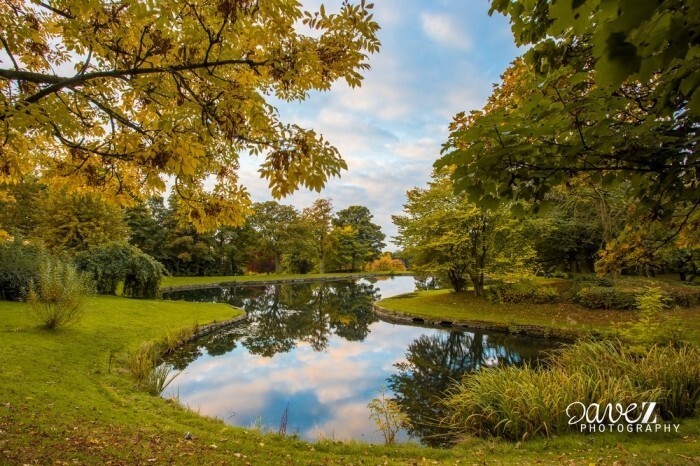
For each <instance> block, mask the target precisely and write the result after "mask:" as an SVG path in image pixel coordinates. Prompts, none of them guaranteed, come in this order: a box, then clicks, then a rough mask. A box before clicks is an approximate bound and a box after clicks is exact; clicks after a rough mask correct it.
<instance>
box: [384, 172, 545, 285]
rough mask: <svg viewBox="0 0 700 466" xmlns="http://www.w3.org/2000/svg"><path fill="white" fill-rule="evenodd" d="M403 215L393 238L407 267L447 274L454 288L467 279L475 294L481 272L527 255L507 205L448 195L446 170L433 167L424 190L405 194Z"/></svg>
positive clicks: (509, 265) (517, 263)
mask: <svg viewBox="0 0 700 466" xmlns="http://www.w3.org/2000/svg"><path fill="white" fill-rule="evenodd" d="M407 196H408V200H407V202H406V204H404V212H405V215H395V216H393V217H392V219H393V222H394V223H395V224H396V226H397V227H398V230H399V234H398V236H397V237H396V242H397V243H398V244H399V245H401V246H402V247H404V248H405V250H406V252H408V253H409V254H410V255H411V257H412V258H413V262H412V263H413V269H414V270H417V271H428V272H433V273H441V274H444V275H446V276H447V278H448V279H449V281H450V283H451V285H452V288H453V289H454V291H463V290H464V289H465V288H466V285H467V278H469V279H470V281H471V283H472V286H473V288H474V295H475V296H481V294H482V292H483V289H484V278H485V274H486V273H487V272H495V271H497V270H499V268H501V269H502V268H505V269H509V270H514V269H518V268H519V267H522V265H523V263H524V262H525V261H527V260H529V259H530V258H531V254H532V251H530V250H529V248H528V247H527V245H526V244H525V242H524V241H523V238H521V237H520V236H519V228H518V222H517V221H515V220H513V219H511V218H510V217H509V216H508V212H507V209H503V208H502V209H500V210H493V211H491V210H486V209H480V208H478V207H477V206H476V205H475V204H473V203H471V202H470V201H469V200H468V199H467V197H466V196H464V195H454V193H453V186H452V182H451V181H450V178H449V173H448V172H445V171H443V172H434V173H433V181H431V182H430V183H429V184H428V188H427V189H419V188H414V189H412V190H410V191H409V192H408V193H407Z"/></svg>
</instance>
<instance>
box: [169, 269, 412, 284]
mask: <svg viewBox="0 0 700 466" xmlns="http://www.w3.org/2000/svg"><path fill="white" fill-rule="evenodd" d="M354 275H366V276H370V275H373V276H389V275H411V272H393V273H392V272H352V273H351V272H337V273H307V274H300V273H297V274H294V273H270V274H265V273H261V274H255V275H229V276H217V277H163V281H162V282H161V284H160V286H161V288H166V287H169V286H186V285H208V284H213V283H229V282H256V281H268V280H269V281H274V280H296V279H308V280H313V279H316V278H344V277H350V276H354Z"/></svg>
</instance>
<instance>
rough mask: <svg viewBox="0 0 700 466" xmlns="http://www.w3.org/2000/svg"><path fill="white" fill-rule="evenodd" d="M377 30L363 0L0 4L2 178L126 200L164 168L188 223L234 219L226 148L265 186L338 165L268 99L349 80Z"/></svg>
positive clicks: (239, 208) (155, 188) (236, 199)
mask: <svg viewBox="0 0 700 466" xmlns="http://www.w3.org/2000/svg"><path fill="white" fill-rule="evenodd" d="M302 24H303V25H304V26H306V27H307V28H310V29H312V30H313V31H314V33H313V34H312V35H306V34H303V33H302V32H301V31H302V28H300V25H302ZM378 28H379V26H378V25H377V24H376V23H375V22H374V21H373V19H372V15H371V5H368V4H365V1H364V0H359V4H358V5H353V4H350V3H349V2H344V3H343V5H342V7H341V8H340V11H339V12H337V13H333V14H331V13H329V12H326V10H325V9H324V8H323V7H321V8H320V10H319V11H318V12H315V13H308V12H304V11H302V9H301V5H300V4H299V3H298V2H296V1H294V0H266V1H260V0H241V1H231V0H187V1H181V0H159V1H157V2H143V1H141V0H115V1H112V0H109V1H108V0H96V1H92V2H85V1H83V0H56V1H51V2H43V1H35V2H28V1H9V2H7V1H4V2H0V46H1V47H2V52H3V53H2V56H1V58H0V60H1V62H0V123H1V124H0V185H2V184H3V183H13V182H17V181H18V180H20V179H21V178H22V177H24V176H27V175H33V174H36V173H38V174H40V176H41V178H42V180H43V181H44V182H45V183H47V184H60V185H64V186H66V187H68V188H76V189H77V188H78V187H80V189H91V190H96V191H100V192H106V193H108V195H109V196H108V197H109V198H110V199H114V200H117V201H122V202H130V200H131V199H132V198H133V197H134V196H135V197H141V198H144V197H145V196H147V195H152V194H154V193H157V192H162V191H163V190H164V189H165V182H166V178H168V177H169V178H172V179H174V181H175V186H174V189H175V191H176V192H177V193H178V194H179V195H180V196H181V198H182V199H183V202H181V203H180V204H179V205H180V208H181V209H182V210H183V211H184V212H185V213H186V214H187V215H188V216H189V220H190V221H191V222H193V224H194V225H195V226H197V227H198V228H200V229H202V228H206V229H213V228H215V227H216V226H218V225H220V224H234V225H238V224H241V223H242V221H243V216H244V214H246V213H247V212H248V210H249V207H250V204H251V202H250V199H249V195H248V193H247V192H246V190H245V188H244V187H243V186H241V184H240V180H239V178H238V175H237V167H238V165H239V154H241V153H250V154H253V155H257V156H262V157H263V158H264V161H263V162H262V165H261V168H260V174H261V176H262V177H263V178H265V179H267V180H268V181H269V184H270V187H271V190H272V194H273V195H275V196H284V195H286V194H288V193H290V192H292V191H294V190H296V189H297V188H298V187H300V186H304V187H307V188H310V189H314V190H320V189H321V188H322V187H323V186H324V184H325V183H326V181H327V179H328V177H330V176H335V175H338V174H339V173H340V171H341V170H342V169H345V168H346V164H345V162H344V161H343V160H342V158H341V157H340V155H339V153H338V151H337V150H336V149H335V148H334V147H333V146H332V145H330V144H329V143H328V142H326V141H325V140H324V139H323V137H322V136H320V135H318V134H316V133H315V132H314V131H313V130H309V129H304V128H302V127H300V126H298V125H294V124H285V123H284V122H282V121H280V118H279V115H278V113H277V111H276V109H275V108H274V107H273V106H272V105H270V104H269V103H268V102H267V100H266V98H267V96H275V97H276V98H278V99H282V100H288V101H291V100H303V99H304V98H305V97H306V96H307V95H308V94H309V92H311V91H315V90H321V91H323V90H328V89H330V87H331V85H332V84H333V83H334V82H336V81H338V80H340V79H344V80H345V81H346V82H347V83H348V84H349V85H350V86H358V85H360V82H361V79H362V77H361V75H360V72H361V71H363V70H366V69H368V68H369V65H368V63H367V58H368V54H370V53H374V52H377V51H378V50H379V42H378V40H377V38H376V32H377V30H378ZM205 179H210V180H212V181H213V184H214V186H213V188H212V189H207V188H206V187H205V183H204V181H205ZM0 197H1V196H0Z"/></svg>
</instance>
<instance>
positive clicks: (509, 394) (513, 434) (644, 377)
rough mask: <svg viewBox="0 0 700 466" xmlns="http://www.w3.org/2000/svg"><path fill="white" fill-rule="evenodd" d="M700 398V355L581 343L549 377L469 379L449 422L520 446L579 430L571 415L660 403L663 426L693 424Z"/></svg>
mask: <svg viewBox="0 0 700 466" xmlns="http://www.w3.org/2000/svg"><path fill="white" fill-rule="evenodd" d="M699 398H700V352H698V350H697V348H695V347H691V346H681V347H673V346H654V347H652V348H651V349H650V350H649V351H648V353H647V354H645V355H642V356H640V355H639V354H638V353H636V352H630V351H627V350H626V348H625V347H624V346H623V345H622V344H620V343H615V342H581V343H577V344H575V345H572V346H569V347H566V348H564V349H562V350H558V351H556V352H554V353H552V355H551V357H550V362H549V364H548V365H547V366H546V367H545V368H543V369H533V368H529V367H524V368H517V367H497V368H492V369H484V370H481V371H480V372H478V373H476V374H471V375H467V376H465V378H464V379H463V380H462V381H461V382H460V383H458V384H456V385H455V386H454V387H453V388H452V390H451V391H450V392H449V393H448V396H447V398H446V399H445V401H444V403H445V404H446V406H447V408H448V412H449V413H450V414H449V415H448V416H447V417H446V418H445V419H444V420H443V422H444V423H445V425H446V426H448V428H449V429H450V430H451V431H452V432H453V433H454V435H455V436H460V435H465V434H467V435H477V436H481V437H488V436H499V437H503V438H506V439H510V440H520V439H523V438H527V437H532V436H544V437H549V436H551V435H553V434H558V433H565V432H568V431H572V430H574V429H578V427H577V426H576V425H569V416H568V415H567V414H566V408H567V406H569V404H570V403H574V402H581V403H583V404H584V405H589V404H591V403H598V404H599V405H601V406H603V405H606V404H608V403H612V404H615V403H620V404H622V405H623V406H627V405H630V404H632V403H638V404H641V403H642V402H645V401H656V402H657V406H658V409H659V414H660V416H661V418H662V419H665V420H672V419H677V418H681V417H687V416H692V415H693V414H694V412H695V409H696V407H697V404H698V400H699Z"/></svg>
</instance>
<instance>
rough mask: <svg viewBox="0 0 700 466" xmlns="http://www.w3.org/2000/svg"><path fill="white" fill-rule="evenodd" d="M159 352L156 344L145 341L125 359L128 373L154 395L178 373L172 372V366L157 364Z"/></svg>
mask: <svg viewBox="0 0 700 466" xmlns="http://www.w3.org/2000/svg"><path fill="white" fill-rule="evenodd" d="M159 354H160V351H159V350H158V346H157V345H154V344H153V343H152V342H147V343H143V344H142V345H141V346H140V347H139V349H138V350H136V352H134V353H133V354H131V355H130V356H129V357H128V358H127V360H126V368H127V370H128V371H129V373H130V374H131V375H132V376H133V377H134V378H135V379H136V381H137V382H138V383H139V385H141V386H142V387H143V388H144V389H145V390H146V391H147V392H148V393H150V394H151V395H156V396H157V395H160V394H161V393H163V391H164V390H165V389H166V388H168V385H170V384H171V383H172V381H173V380H174V379H175V378H176V377H177V376H178V375H180V372H177V373H175V374H173V368H172V367H171V366H169V365H168V364H159V357H158V356H159Z"/></svg>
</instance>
